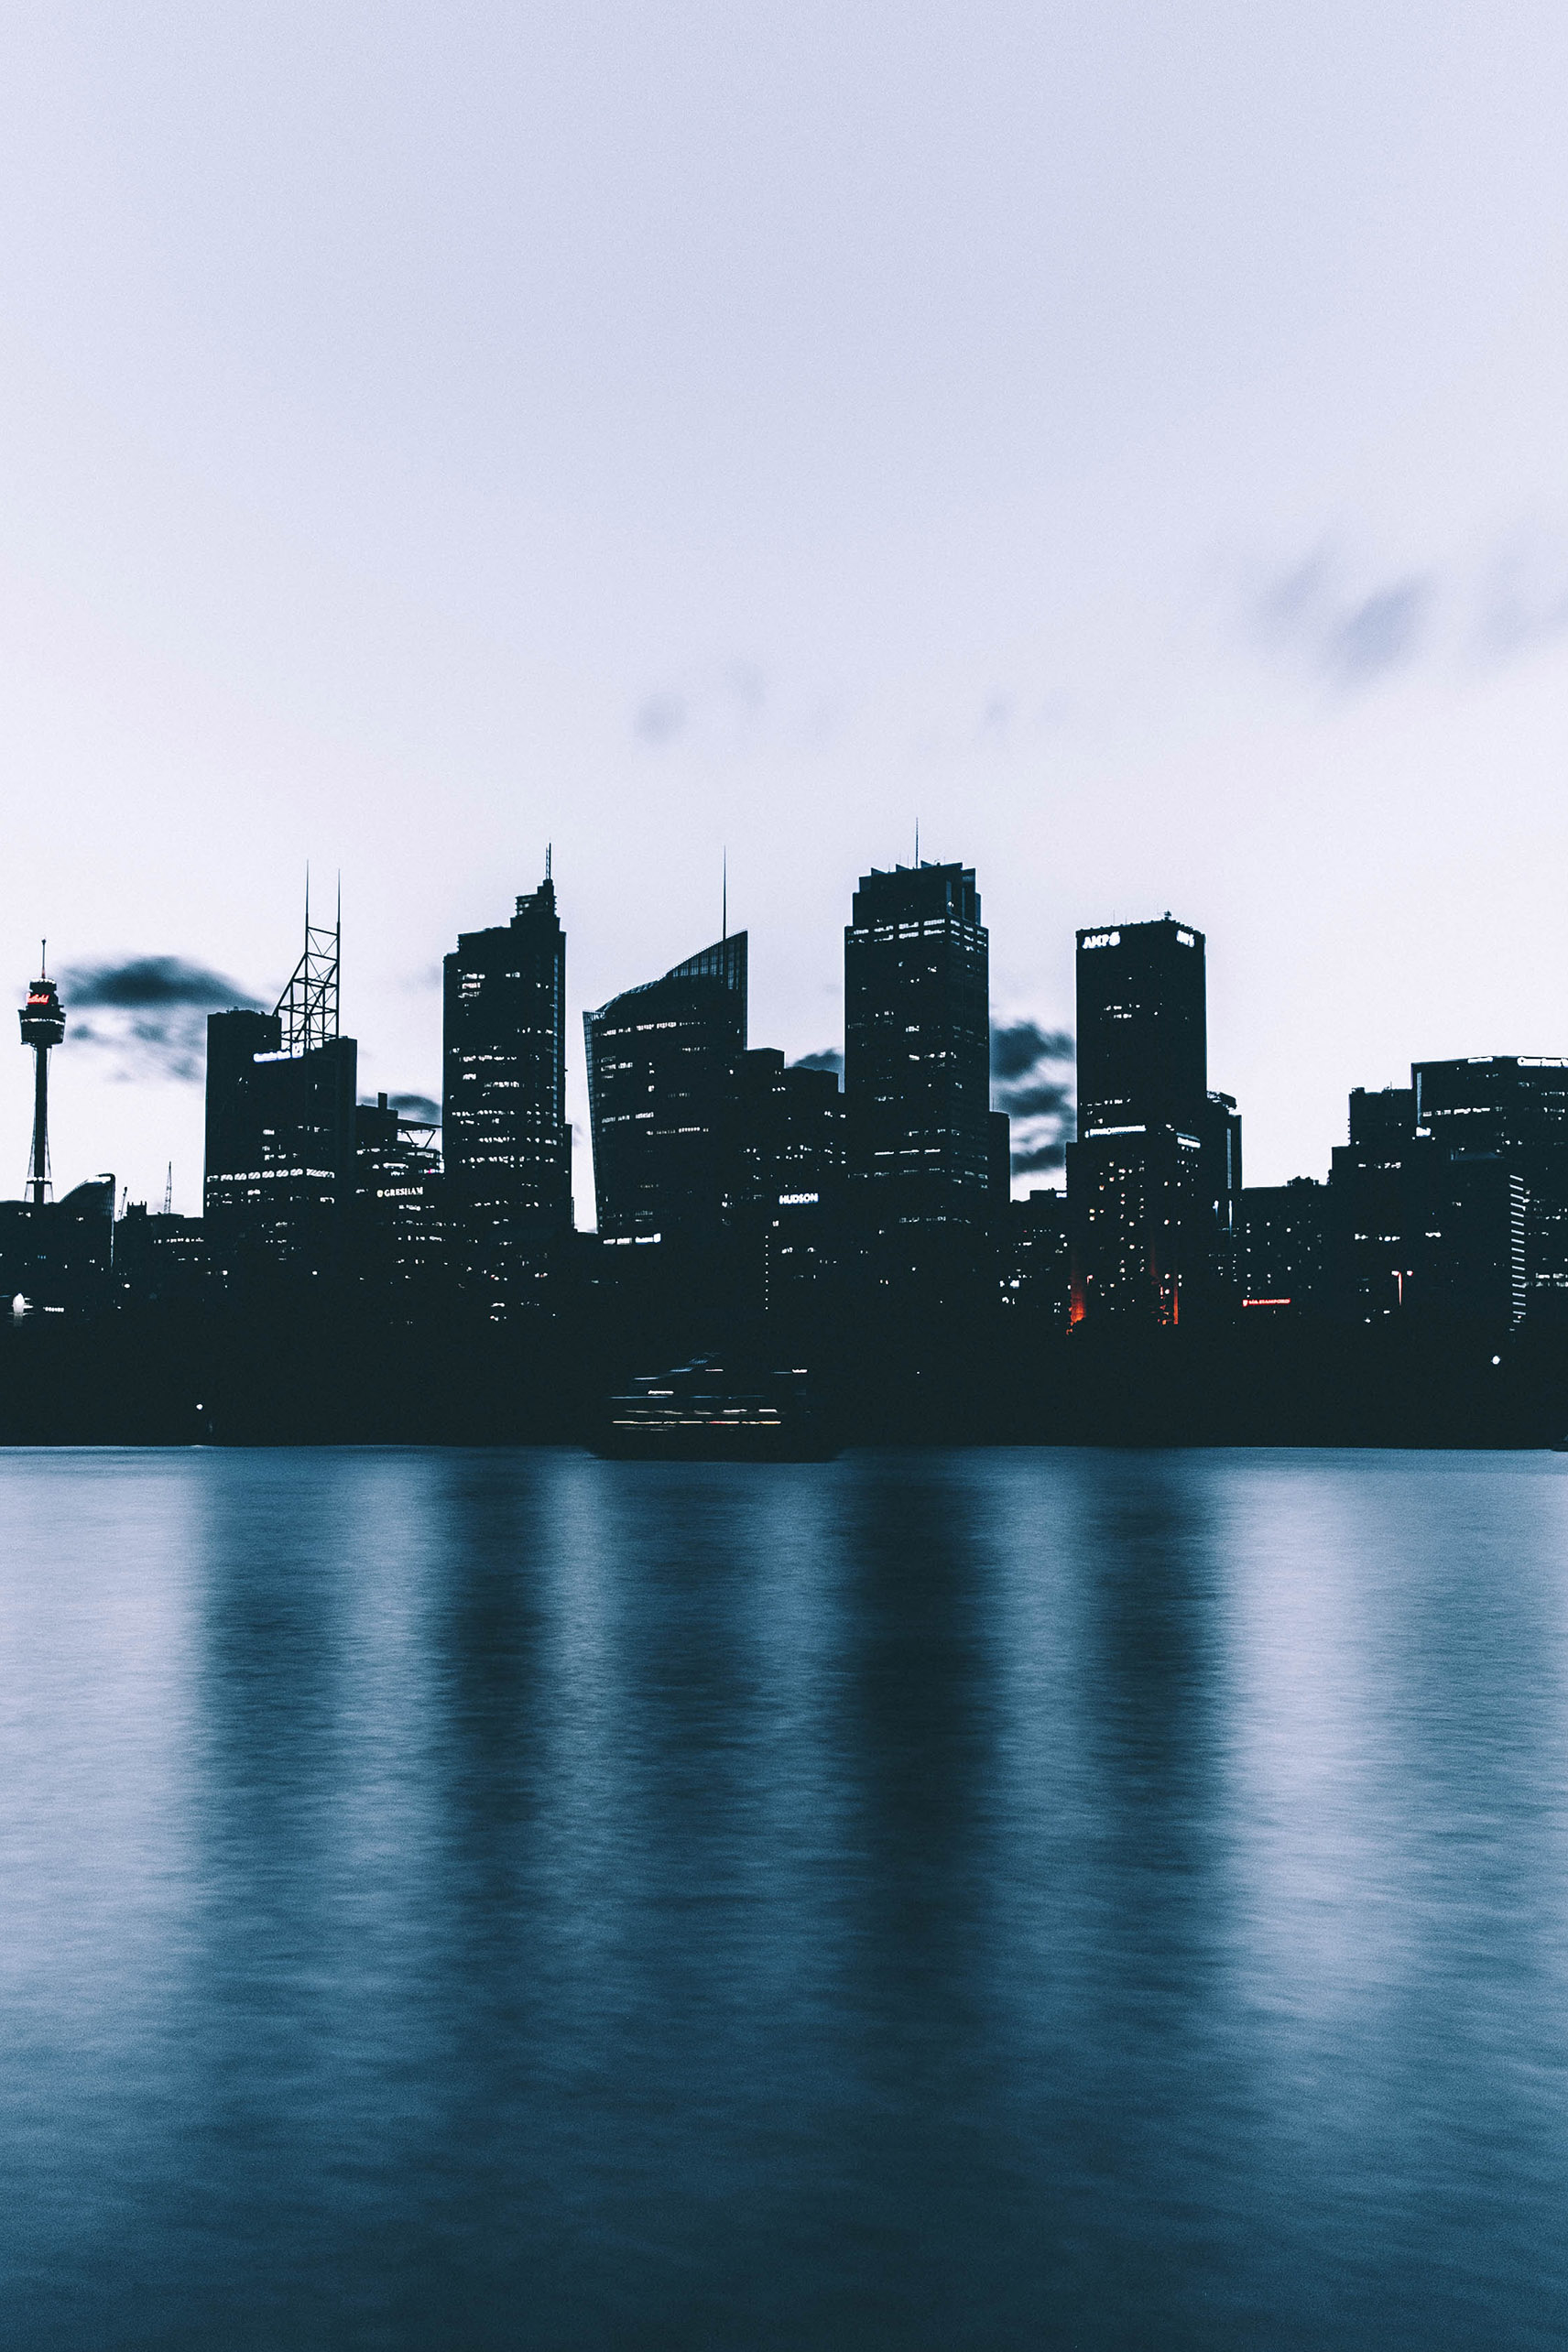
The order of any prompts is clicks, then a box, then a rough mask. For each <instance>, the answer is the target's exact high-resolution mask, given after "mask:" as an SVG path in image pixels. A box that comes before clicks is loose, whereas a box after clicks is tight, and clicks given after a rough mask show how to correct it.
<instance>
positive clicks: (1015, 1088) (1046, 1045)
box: [991, 1019, 1077, 1176]
mask: <svg viewBox="0 0 1568 2352" xmlns="http://www.w3.org/2000/svg"><path fill="white" fill-rule="evenodd" d="M1073 1078H1074V1070H1073V1036H1072V1032H1071V1031H1070V1030H1068V1029H1042V1028H1041V1027H1040V1023H1039V1022H1038V1021H1032V1020H1027V1019H1026V1020H1016V1021H993V1022H992V1024H991V1100H992V1103H993V1105H994V1106H995V1107H996V1109H997V1110H998V1111H1006V1112H1007V1116H1008V1117H1009V1118H1010V1119H1011V1121H1012V1123H1013V1173H1014V1175H1015V1176H1026V1175H1035V1174H1038V1173H1040V1172H1041V1171H1044V1170H1046V1169H1051V1168H1060V1167H1062V1164H1063V1162H1064V1161H1065V1160H1066V1157H1067V1147H1068V1145H1069V1144H1070V1143H1071V1142H1072V1140H1073V1135H1074V1133H1075V1131H1076V1126H1077V1121H1076V1115H1075V1111H1074V1107H1073Z"/></svg>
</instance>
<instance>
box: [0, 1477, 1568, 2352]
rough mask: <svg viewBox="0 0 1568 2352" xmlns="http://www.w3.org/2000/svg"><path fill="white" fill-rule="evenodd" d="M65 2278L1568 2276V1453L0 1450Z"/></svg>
mask: <svg viewBox="0 0 1568 2352" xmlns="http://www.w3.org/2000/svg"><path fill="white" fill-rule="evenodd" d="M0 1528H3V1530H4V1545H3V1553H4V1560H3V1566H0V2191H3V2194H0V2261H3V2265H4V2277H3V2278H0V2310H3V2311H4V2313H5V2320H4V2324H3V2333H4V2337H5V2343H6V2344H7V2346H16V2347H27V2352H32V2347H71V2352H78V2348H79V2347H84V2346H89V2345H91V2346H93V2347H121V2346H127V2347H128V2346H147V2347H152V2346H157V2347H169V2348H170V2352H183V2347H191V2352H198V2347H199V2348H200V2352H212V2348H213V2347H223V2352H250V2348H251V2347H289V2352H298V2348H299V2347H328V2346H330V2347H333V2352H339V2347H397V2352H403V2347H408V2352H429V2347H445V2346H452V2347H501V2346H506V2347H513V2346H516V2347H534V2346H539V2347H644V2346H647V2347H655V2346H659V2347H662V2346H668V2347H672V2348H673V2347H681V2352H686V2348H687V2347H746V2352H750V2347H775V2346H777V2347H838V2346H844V2347H857V2352H858V2347H893V2346H897V2347H942V2352H948V2348H949V2347H985V2352H997V2347H1012V2346H1020V2347H1022V2346H1029V2347H1034V2346H1040V2345H1045V2346H1055V2345H1064V2346H1065V2345H1070V2346H1084V2347H1102V2346H1104V2347H1111V2346H1116V2347H1122V2346H1145V2345H1146V2346H1149V2347H1155V2352H1169V2347H1186V2346H1193V2347H1198V2346H1202V2347H1231V2346H1236V2347H1244V2346H1245V2347H1275V2346H1281V2347H1290V2346H1302V2347H1322V2346H1346V2347H1360V2346H1367V2347H1380V2352H1381V2347H1405V2346H1409V2347H1422V2348H1423V2352H1427V2347H1437V2346H1475V2347H1514V2346H1521V2347H1524V2346H1537V2345H1539V2346H1542V2347H1545V2346H1549V2345H1550V2346H1552V2347H1556V2346H1559V2345H1561V2343H1562V2342H1563V2340H1564V2338H1565V2337H1568V2251H1565V2244H1564V2238H1565V2233H1564V2228H1563V2215H1564V2210H1565V2207H1568V1458H1560V1457H1556V1456H1552V1455H1520V1454H1514V1455H1467V1454H1449V1455H1431V1454H1406V1455H1392V1454H1374V1455H1364V1454H1363V1455H1356V1454H1315V1455H1314V1454H1262V1453H1258V1454H1088V1453H1085V1454H1073V1453H1016V1454H1011V1453H964V1454H860V1455H853V1456H849V1457H846V1458H845V1459H844V1461H843V1462H840V1463H837V1464H833V1465H799V1466H788V1465H779V1466H771V1467H749V1468H748V1467H735V1468H720V1467H706V1466H701V1465H694V1466H688V1467H681V1466H676V1465H661V1466H658V1467H652V1466H647V1465H636V1464H627V1465H615V1464H600V1463H595V1462H593V1461H591V1460H589V1459H588V1458H587V1457H585V1456H582V1455H577V1454H565V1453H562V1454H510V1453H498V1454H397V1453H376V1452H363V1453H362V1452H343V1453H336V1452H325V1453H274V1454H268V1453H255V1454H246V1453H233V1454H229V1453H208V1454H200V1453H198V1454H116V1453H77V1454H46V1453H38V1454H8V1455H3V1456H0Z"/></svg>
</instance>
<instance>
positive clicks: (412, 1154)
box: [352, 1094, 446, 1315]
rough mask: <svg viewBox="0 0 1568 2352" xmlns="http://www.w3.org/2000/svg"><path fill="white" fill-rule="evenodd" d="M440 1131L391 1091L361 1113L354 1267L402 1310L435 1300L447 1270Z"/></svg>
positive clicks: (366, 1288)
mask: <svg viewBox="0 0 1568 2352" xmlns="http://www.w3.org/2000/svg"><path fill="white" fill-rule="evenodd" d="M438 1132H439V1130H438V1129H437V1128H436V1127H434V1126H433V1125H432V1124H431V1123H430V1122H429V1121H428V1120H423V1119H411V1118H407V1117H405V1116H403V1115H402V1114H401V1113H400V1112H398V1111H396V1110H394V1109H393V1108H391V1106H390V1105H388V1103H387V1097H386V1095H385V1094H378V1095H377V1096H376V1100H375V1102H374V1103H361V1104H360V1105H358V1107H357V1109H356V1110H355V1113H354V1239H353V1252H352V1258H353V1271H354V1279H355V1281H356V1282H357V1284H358V1286H359V1288H360V1290H361V1291H362V1292H363V1293H364V1294H365V1296H366V1297H367V1298H368V1299H369V1300H370V1301H372V1302H376V1301H380V1302H382V1303H384V1304H385V1305H386V1306H387V1307H388V1308H389V1309H390V1310H391V1311H392V1312H394V1313H395V1314H402V1315H407V1314H408V1313H410V1312H413V1311H414V1310H415V1308H416V1307H419V1306H422V1305H425V1304H428V1303H429V1302H430V1300H431V1299H432V1298H433V1297H434V1296H435V1293H436V1289H437V1285H438V1283H439V1281H440V1279H441V1274H442V1273H443V1271H444V1269H445V1264H446V1252H445V1247H444V1236H443V1230H442V1220H441V1198H442V1179H441V1153H440V1150H439V1149H438V1148H437V1145H436V1136H437V1133H438Z"/></svg>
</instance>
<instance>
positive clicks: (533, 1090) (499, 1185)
mask: <svg viewBox="0 0 1568 2352" xmlns="http://www.w3.org/2000/svg"><path fill="white" fill-rule="evenodd" d="M441 1116H442V1127H441V1144H442V1151H443V1157H444V1160H445V1204H446V1223H447V1232H448V1240H449V1247H450V1248H451V1251H452V1263H453V1270H454V1272H455V1274H456V1276H457V1279H458V1280H459V1282H460V1283H461V1284H462V1286H463V1289H464V1290H466V1291H467V1292H468V1293H469V1294H470V1295H471V1296H473V1297H474V1298H476V1299H477V1300H478V1301H479V1302H480V1303H481V1304H482V1305H483V1306H484V1307H485V1310H486V1312H489V1313H491V1314H492V1315H493V1316H495V1317H496V1318H498V1319H504V1318H505V1317H506V1314H507V1313H508V1312H511V1311H512V1310H513V1309H514V1308H515V1307H516V1306H517V1304H518V1303H519V1302H520V1301H522V1300H524V1299H527V1298H528V1297H530V1296H532V1295H533V1294H534V1293H535V1292H536V1291H537V1290H538V1289H539V1285H540V1283H541V1281H542V1280H543V1279H544V1278H545V1273H546V1269H547V1268H548V1265H549V1263H550V1257H551V1253H552V1251H553V1249H554V1247H556V1245H557V1243H558V1241H559V1237H560V1236H561V1235H563V1234H566V1233H569V1232H570V1231H571V1227H572V1126H571V1121H570V1120H569V1118H568V1116H567V1112H566V933H565V931H564V930H563V929H562V927H561V918H560V915H559V913H558V911H557V909H556V903H555V885H554V882H553V880H552V879H551V877H550V874H549V872H548V871H547V872H546V875H545V878H544V880H543V881H542V882H541V883H540V884H539V888H538V889H537V890H535V891H533V892H531V893H530V894H529V895H528V896H527V897H523V898H518V899H517V901H516V909H515V911H514V913H513V916H512V919H511V920H510V921H509V922H507V923H498V924H495V926H494V927H493V928H492V929H490V930H488V931H464V932H463V933H461V934H460V936H459V939H458V942H457V946H456V948H455V949H454V951H453V952H452V953H451V954H450V955H448V956H447V957H446V959H445V962H444V964H443V967H442V1044H441Z"/></svg>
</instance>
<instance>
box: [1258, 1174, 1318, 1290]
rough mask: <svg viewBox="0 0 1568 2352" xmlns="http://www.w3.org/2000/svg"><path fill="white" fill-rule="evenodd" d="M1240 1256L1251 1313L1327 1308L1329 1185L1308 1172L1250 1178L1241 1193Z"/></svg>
mask: <svg viewBox="0 0 1568 2352" xmlns="http://www.w3.org/2000/svg"><path fill="white" fill-rule="evenodd" d="M1239 1261H1240V1263H1239V1279H1240V1284H1241V1303H1242V1305H1243V1306H1244V1307H1246V1308H1249V1309H1251V1310H1252V1311H1253V1312H1256V1313H1274V1314H1284V1313H1287V1312H1289V1313H1290V1314H1296V1315H1301V1314H1321V1313H1323V1312H1326V1311H1327V1309H1328V1305H1329V1301H1330V1269H1329V1188H1328V1186H1327V1185H1326V1184H1320V1183H1319V1182H1318V1181H1316V1179H1315V1178H1314V1177H1312V1176H1293V1177H1291V1179H1290V1182H1289V1183H1288V1184H1249V1185H1248V1186H1247V1190H1246V1191H1245V1192H1243V1193H1242V1195H1241V1214H1240V1247H1239Z"/></svg>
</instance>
